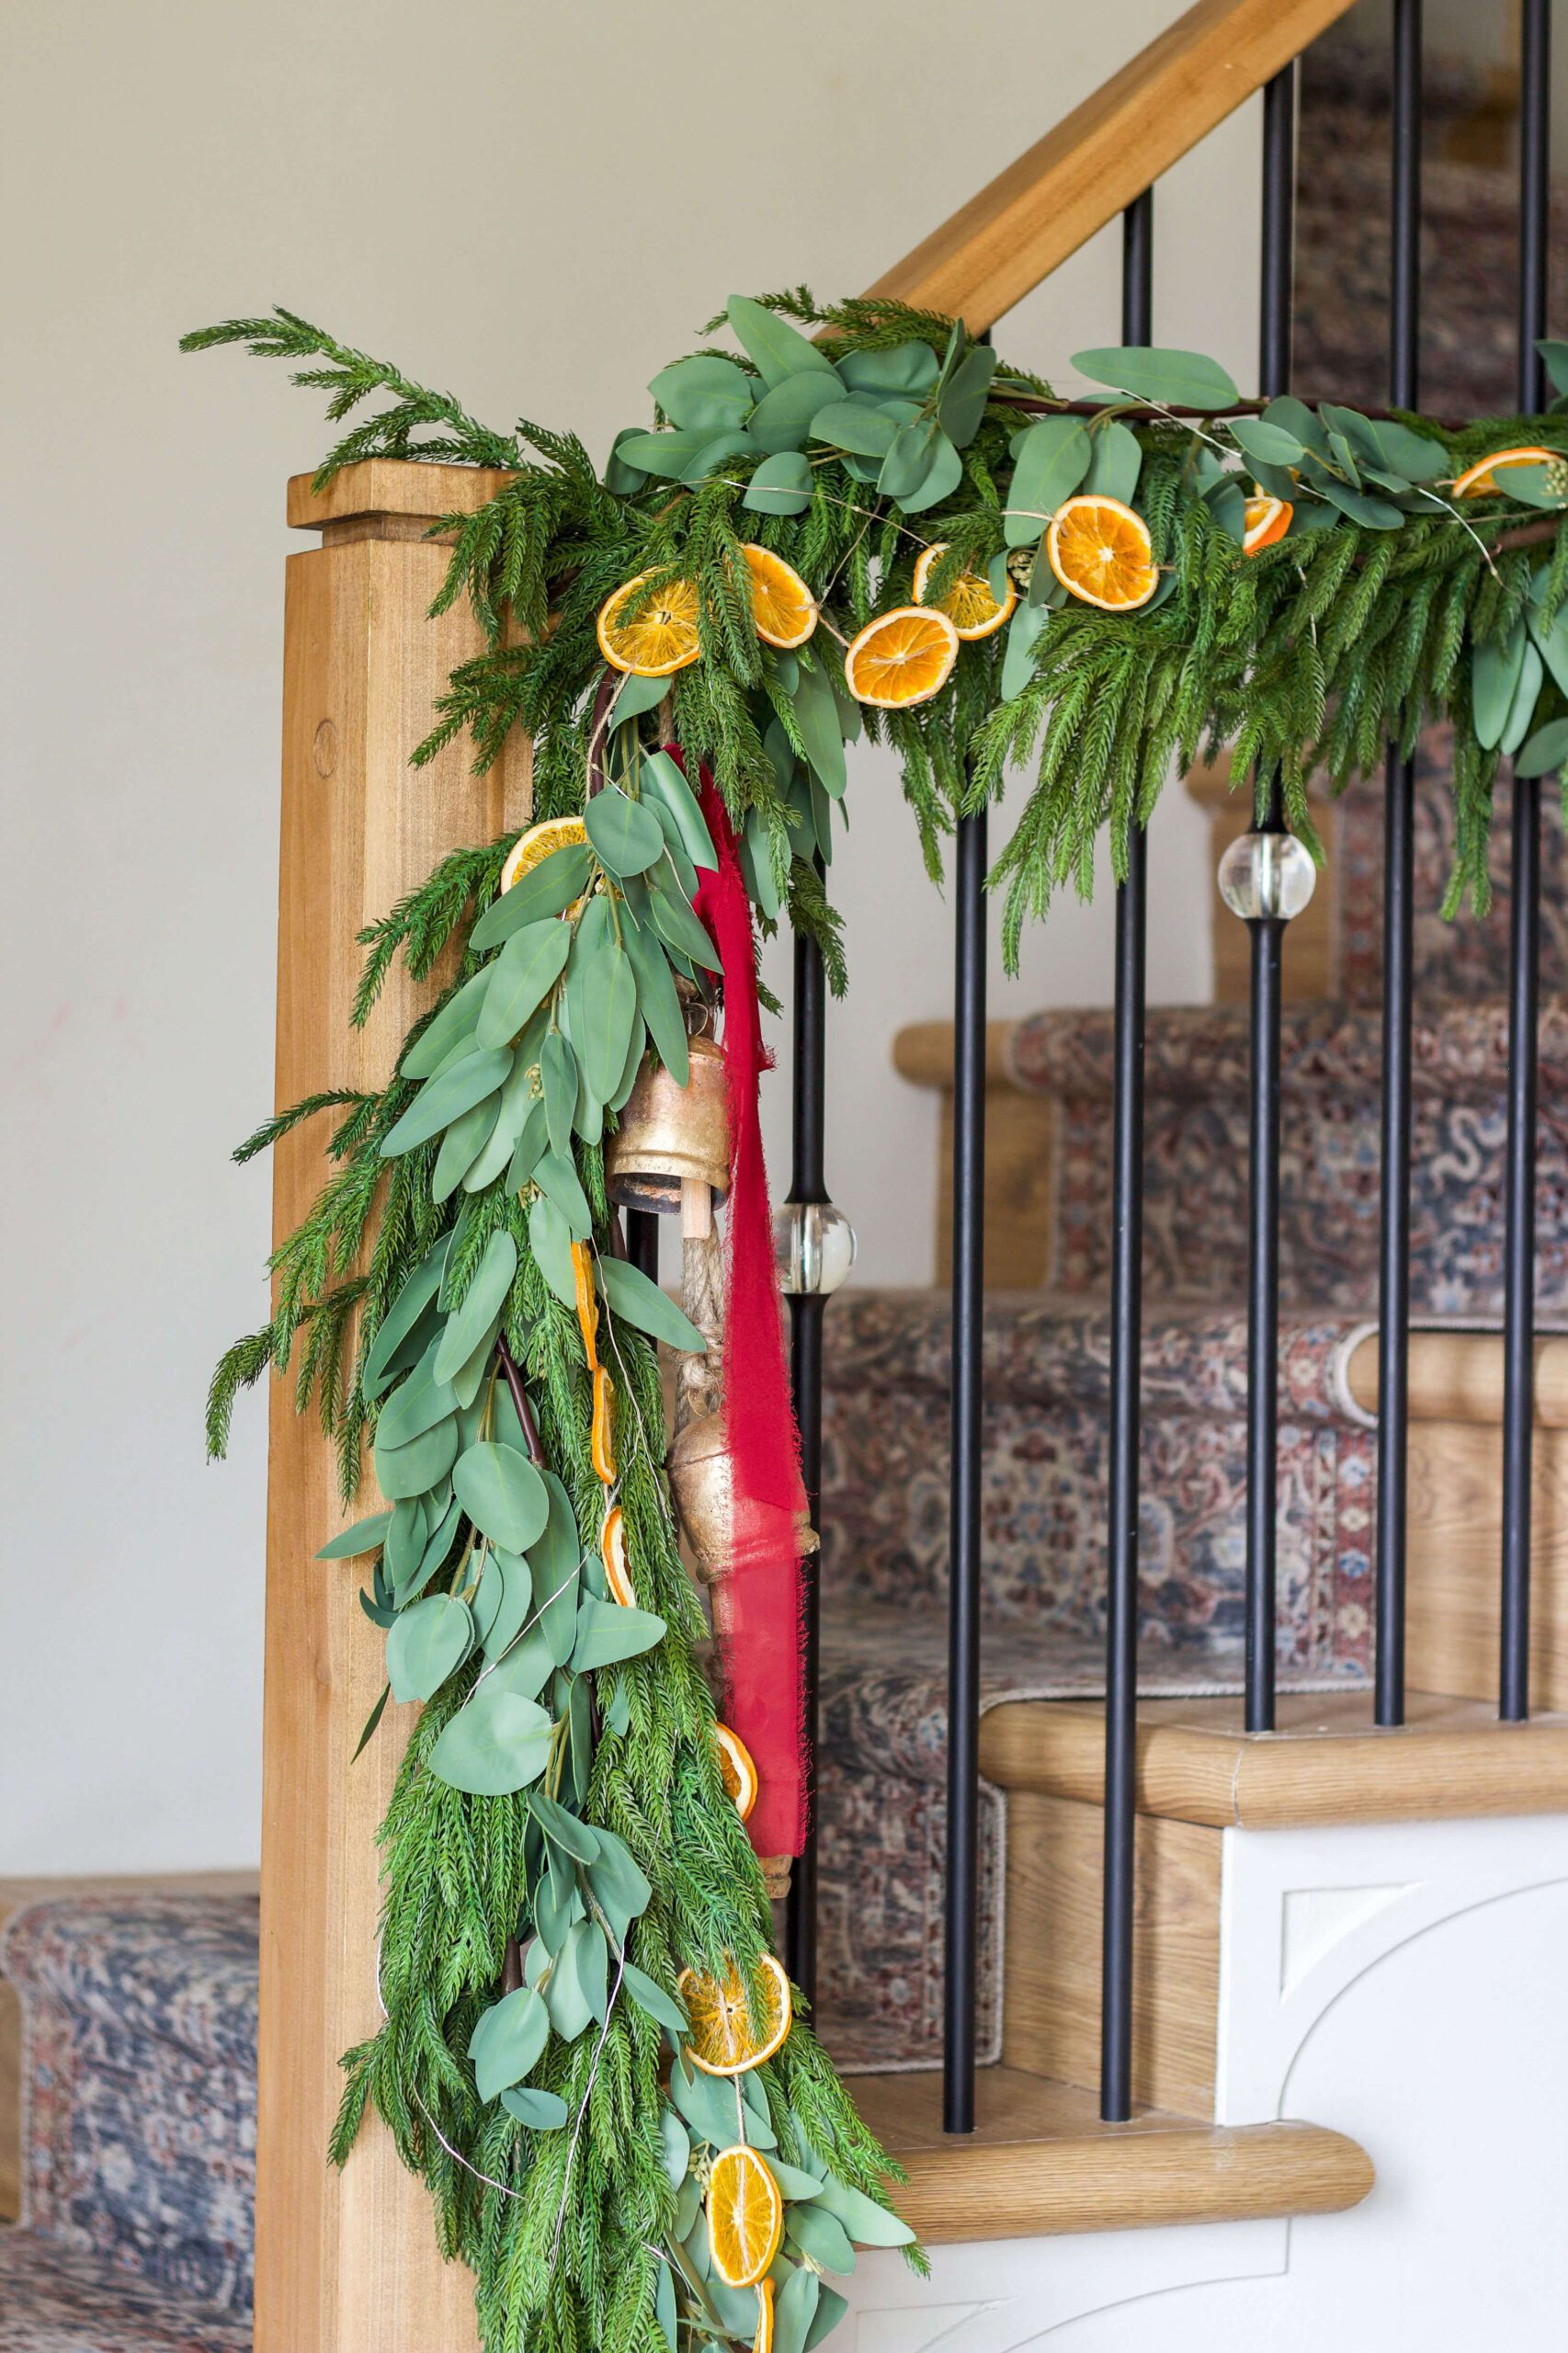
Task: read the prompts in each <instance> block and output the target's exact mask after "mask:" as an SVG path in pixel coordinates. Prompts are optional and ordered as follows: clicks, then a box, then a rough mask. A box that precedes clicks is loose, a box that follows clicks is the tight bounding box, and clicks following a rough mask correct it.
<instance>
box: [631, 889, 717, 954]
mask: <svg viewBox="0 0 1568 2353" xmlns="http://www.w3.org/2000/svg"><path fill="white" fill-rule="evenodd" d="M648 904H649V908H650V910H651V912H652V915H653V927H654V929H655V930H656V931H658V932H659V933H660V934H661V936H662V937H663V938H664V940H665V944H666V946H668V947H670V948H678V949H679V950H680V952H681V954H682V955H683V956H688V957H689V958H690V959H691V961H692V962H693V963H694V964H701V965H703V966H704V967H705V968H706V969H707V970H708V971H709V972H718V971H720V970H721V966H720V962H719V951H718V949H716V948H715V947H714V945H713V942H712V941H711V939H710V938H709V936H708V933H707V931H706V930H705V929H704V927H703V926H702V923H701V922H700V920H699V917H698V915H697V914H696V913H695V911H694V910H693V907H692V904H691V902H690V900H689V899H687V898H683V897H682V896H681V893H680V890H679V886H678V884H677V883H676V877H675V869H674V868H673V867H671V866H668V865H665V866H664V867H658V866H655V867H653V869H652V870H650V873H649V877H648Z"/></svg>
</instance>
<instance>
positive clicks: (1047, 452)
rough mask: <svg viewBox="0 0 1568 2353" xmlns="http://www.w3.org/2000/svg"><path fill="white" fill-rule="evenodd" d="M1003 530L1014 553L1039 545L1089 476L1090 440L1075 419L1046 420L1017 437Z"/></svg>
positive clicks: (1051, 417)
mask: <svg viewBox="0 0 1568 2353" xmlns="http://www.w3.org/2000/svg"><path fill="white" fill-rule="evenodd" d="M1014 454H1015V460H1016V462H1015V465H1014V468H1013V483H1012V487H1011V489H1010V490H1009V491H1008V493H1007V506H1006V513H1005V514H1004V517H1003V529H1004V532H1005V534H1006V541H1007V545H1008V546H1009V547H1010V548H1022V547H1028V544H1029V542H1030V541H1031V540H1038V539H1039V538H1040V532H1041V530H1042V529H1043V528H1044V526H1045V525H1046V524H1047V523H1049V522H1050V520H1051V517H1052V516H1053V515H1054V514H1055V512H1056V510H1057V508H1058V507H1059V506H1061V504H1062V500H1063V499H1064V498H1071V497H1072V495H1073V494H1074V491H1075V490H1076V489H1077V488H1078V486H1079V484H1080V483H1082V481H1083V479H1084V476H1085V474H1086V473H1087V472H1088V471H1089V460H1090V456H1091V454H1092V452H1091V450H1090V447H1089V436H1088V433H1087V432H1086V430H1085V427H1084V426H1083V424H1082V423H1081V421H1080V420H1079V419H1078V418H1077V417H1075V416H1046V417H1042V418H1041V419H1040V423H1039V424H1038V425H1031V426H1029V427H1028V431H1027V432H1025V433H1022V434H1020V435H1019V436H1018V438H1017V445H1016V448H1015V453H1014Z"/></svg>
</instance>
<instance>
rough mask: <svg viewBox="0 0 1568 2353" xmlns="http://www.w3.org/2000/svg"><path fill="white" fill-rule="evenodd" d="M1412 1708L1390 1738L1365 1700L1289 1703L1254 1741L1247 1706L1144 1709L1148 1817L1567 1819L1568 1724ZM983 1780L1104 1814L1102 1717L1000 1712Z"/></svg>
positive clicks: (1041, 1708)
mask: <svg viewBox="0 0 1568 2353" xmlns="http://www.w3.org/2000/svg"><path fill="white" fill-rule="evenodd" d="M1406 1709H1407V1713H1408V1718H1409V1721H1408V1722H1406V1723H1404V1724H1403V1725H1401V1726H1400V1727H1399V1728H1398V1729H1397V1730H1394V1731H1386V1732H1380V1731H1377V1730H1376V1729H1374V1727H1373V1725H1372V1721H1371V1712H1372V1711H1371V1696H1370V1693H1369V1691H1367V1690H1364V1689H1363V1690H1358V1691H1342V1692H1340V1691H1335V1692H1284V1693H1281V1695H1280V1699H1279V1711H1278V1721H1279V1729H1278V1731H1277V1732H1273V1733H1246V1732H1244V1731H1243V1730H1242V1729H1241V1701H1240V1700H1239V1699H1154V1700H1145V1701H1144V1702H1143V1703H1142V1706H1141V1707H1140V1709H1139V1711H1138V1781H1137V1802H1138V1805H1139V1808H1140V1810H1141V1811H1142V1812H1143V1813H1150V1814H1156V1815H1168V1816H1171V1817H1174V1818H1175V1819H1176V1820H1179V1821H1183V1822H1194V1823H1207V1824H1210V1825H1212V1826H1213V1827H1215V1828H1224V1827H1226V1826H1227V1825H1229V1824H1239V1825H1242V1826H1244V1827H1246V1828H1248V1829H1256V1830H1275V1829H1298V1828H1306V1827H1309V1826H1312V1825H1319V1824H1331V1823H1342V1822H1427V1821H1462V1820H1467V1819H1470V1818H1471V1817H1473V1816H1478V1815H1487V1814H1513V1813H1564V1812H1568V1717H1565V1716H1563V1715H1551V1716H1547V1715H1542V1716H1540V1717H1537V1718H1535V1719H1533V1720H1532V1721H1531V1722H1528V1723H1526V1724H1500V1723H1499V1722H1497V1721H1496V1713H1495V1700H1494V1699H1492V1700H1491V1702H1490V1704H1488V1703H1487V1701H1486V1700H1483V1699H1463V1698H1458V1699H1456V1698H1454V1697H1452V1696H1451V1695H1449V1694H1443V1693H1435V1692H1432V1691H1430V1690H1424V1689H1412V1690H1411V1691H1410V1692H1408V1693H1407V1695H1406ZM980 1769H981V1771H982V1772H983V1774H984V1775H985V1776H986V1778H987V1779H989V1780H993V1781H996V1782H998V1783H1000V1784H1001V1785H1002V1787H1004V1788H1006V1789H1009V1790H1015V1791H1017V1790H1038V1791H1040V1792H1042V1793H1044V1794H1047V1795H1052V1796H1058V1797H1064V1798H1074V1799H1079V1800H1081V1801H1083V1802H1085V1803H1088V1804H1092V1805H1097V1804H1098V1803H1099V1802H1100V1797H1101V1792H1102V1790H1103V1789H1104V1786H1105V1711H1104V1709H1103V1707H1102V1706H1101V1705H1100V1704H1099V1703H1098V1702H1097V1701H1093V1700H1070V1701H1066V1702H1057V1701H1051V1700H1040V1699H1027V1700H1017V1701H1014V1702H1012V1703H1010V1704H1009V1705H1007V1706H1006V1707H1001V1708H994V1709H993V1710H992V1711H990V1712H989V1713H988V1714H987V1715H986V1716H985V1717H984V1719H983V1722H982V1725H981V1737H980ZM1010 1820H1011V1815H1010V1814H1009V1821H1010ZM1011 1835H1012V1834H1011V1831H1009V1836H1011Z"/></svg>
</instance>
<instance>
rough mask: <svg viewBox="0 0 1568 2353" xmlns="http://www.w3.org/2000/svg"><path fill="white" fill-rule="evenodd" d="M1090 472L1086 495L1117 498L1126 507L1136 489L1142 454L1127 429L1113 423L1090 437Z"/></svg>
mask: <svg viewBox="0 0 1568 2353" xmlns="http://www.w3.org/2000/svg"><path fill="white" fill-rule="evenodd" d="M1089 452H1090V455H1089V471H1088V473H1087V475H1086V477H1085V483H1084V488H1085V491H1092V492H1095V493H1096V494H1097V495H1098V496H1100V497H1101V498H1119V499H1120V501H1121V503H1122V505H1123V506H1126V505H1127V504H1128V502H1129V501H1130V500H1131V496H1132V494H1133V492H1134V491H1135V490H1136V489H1137V487H1138V477H1139V475H1140V473H1142V470H1143V452H1142V449H1141V448H1140V446H1139V441H1138V436H1137V435H1136V434H1135V433H1134V432H1133V431H1132V430H1131V427H1130V426H1125V425H1120V424H1118V423H1116V422H1115V421H1114V420H1113V422H1112V423H1110V424H1109V425H1100V426H1096V428H1095V430H1094V431H1093V432H1092V433H1091V434H1090V436H1089Z"/></svg>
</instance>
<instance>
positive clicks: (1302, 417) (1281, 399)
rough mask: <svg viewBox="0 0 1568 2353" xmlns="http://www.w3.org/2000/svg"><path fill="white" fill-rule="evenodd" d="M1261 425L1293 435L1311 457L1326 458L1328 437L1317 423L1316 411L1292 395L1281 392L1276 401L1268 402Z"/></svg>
mask: <svg viewBox="0 0 1568 2353" xmlns="http://www.w3.org/2000/svg"><path fill="white" fill-rule="evenodd" d="M1263 423H1264V424H1265V425H1277V426H1279V428H1280V429H1281V431H1282V432H1285V433H1289V434H1291V435H1293V437H1294V438H1295V439H1296V440H1298V441H1299V442H1300V443H1301V447H1302V449H1307V450H1310V451H1311V453H1312V456H1314V457H1317V458H1326V457H1327V455H1328V435H1327V434H1326V433H1325V431H1324V428H1323V426H1322V425H1321V424H1320V423H1319V422H1318V418H1317V414H1316V411H1315V410H1313V409H1310V408H1309V407H1308V406H1307V404H1306V403H1305V401H1299V400H1297V398H1296V397H1295V395H1294V393H1292V392H1281V393H1280V394H1279V396H1278V399H1277V400H1272V401H1270V402H1269V404H1268V406H1267V408H1266V409H1265V410H1264V412H1263ZM1291 462H1292V463H1294V462H1295V460H1292V461H1291Z"/></svg>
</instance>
